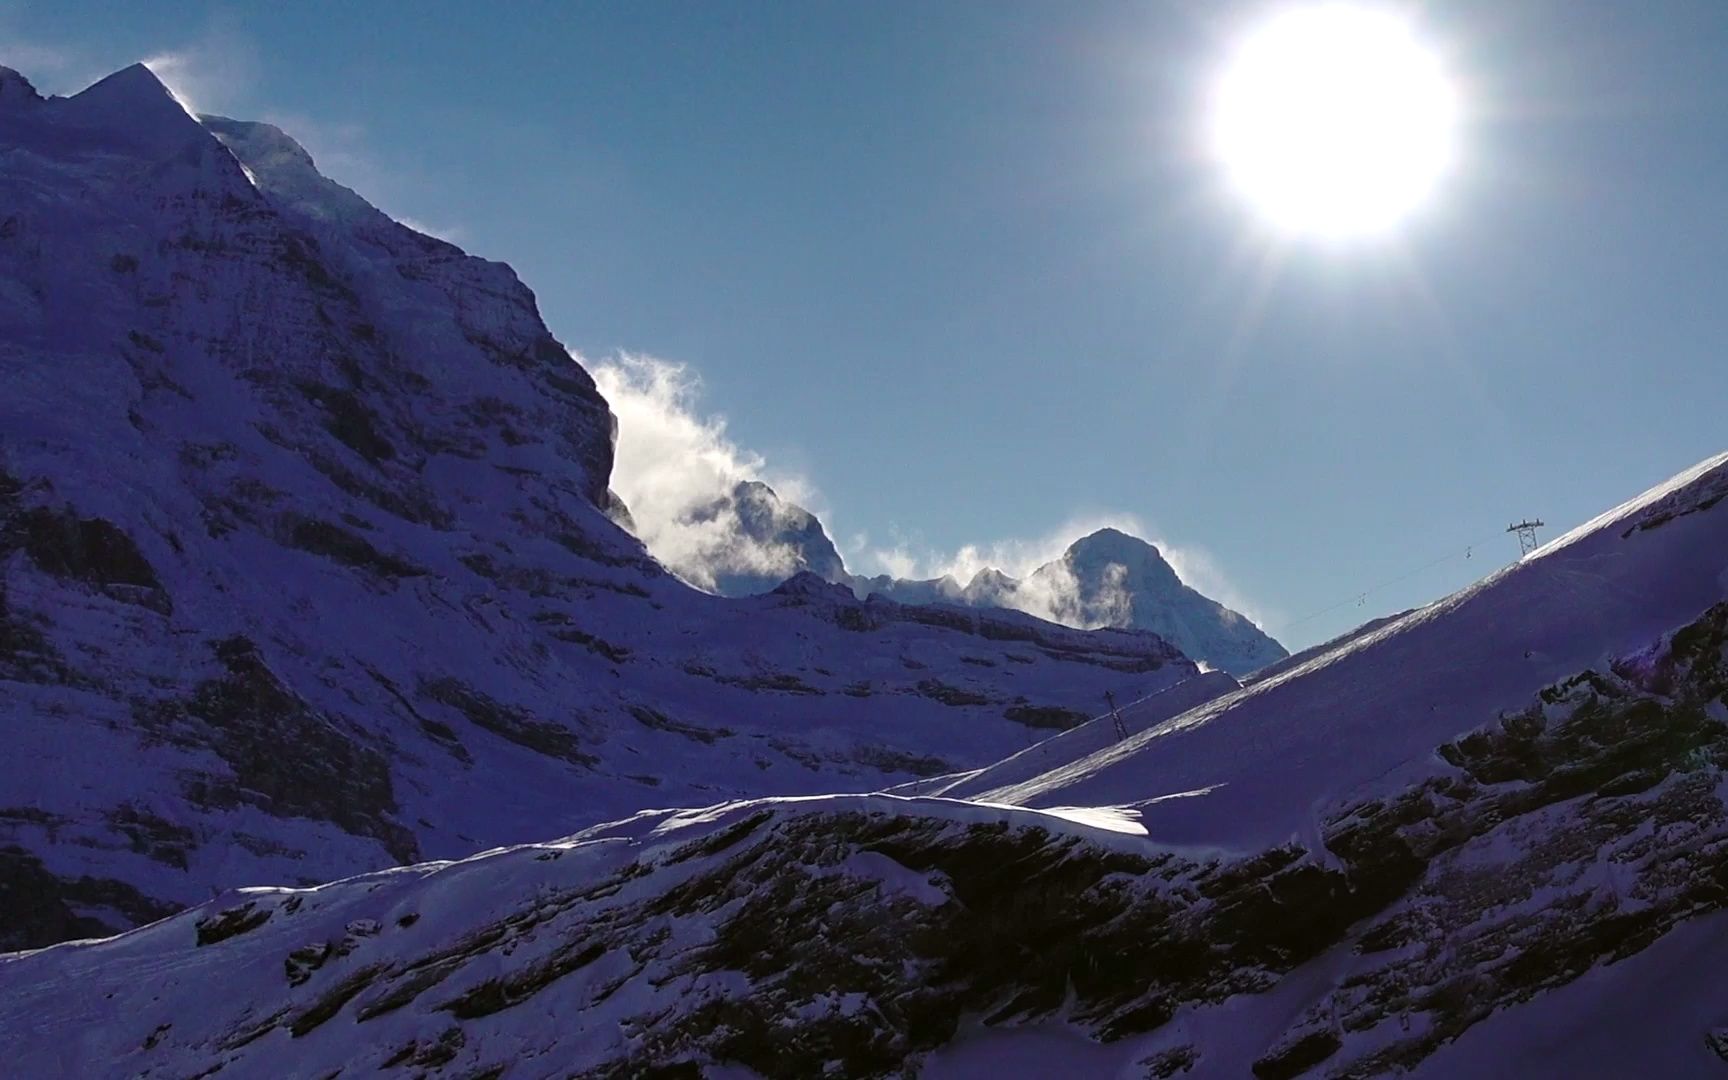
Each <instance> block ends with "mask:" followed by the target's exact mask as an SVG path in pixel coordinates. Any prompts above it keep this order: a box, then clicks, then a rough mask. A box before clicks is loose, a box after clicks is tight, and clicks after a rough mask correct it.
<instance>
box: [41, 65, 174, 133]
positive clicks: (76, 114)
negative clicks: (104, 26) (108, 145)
mask: <svg viewBox="0 0 1728 1080" xmlns="http://www.w3.org/2000/svg"><path fill="white" fill-rule="evenodd" d="M60 104H62V112H61V115H62V116H63V117H65V118H66V119H67V120H69V121H71V122H72V123H73V124H75V125H77V126H79V127H84V128H99V129H101V130H102V131H103V133H104V135H105V136H109V137H112V138H113V139H114V140H115V141H117V142H124V143H129V144H131V145H132V146H134V147H140V148H145V149H150V150H168V151H173V150H176V149H178V148H179V147H180V146H182V145H184V144H185V143H186V142H189V141H191V140H192V139H195V138H199V137H208V133H206V132H205V131H204V129H203V128H202V127H200V126H199V124H198V121H197V120H196V119H194V118H193V116H192V114H191V113H189V112H187V111H186V107H185V106H183V105H182V104H180V100H179V99H178V98H176V97H175V96H174V93H173V91H171V90H169V89H168V87H167V85H166V84H164V83H163V82H162V80H161V79H159V78H157V77H156V73H155V72H154V71H151V70H150V69H149V68H148V67H146V66H145V65H143V64H133V65H131V66H130V67H124V68H121V69H120V70H119V71H116V72H115V73H114V74H112V75H110V76H108V77H107V78H105V79H102V80H101V81H100V82H96V83H93V84H91V85H90V86H87V87H85V88H84V89H83V90H80V91H79V92H78V93H76V94H74V95H72V97H70V98H68V99H66V101H65V102H63V103H60Z"/></svg>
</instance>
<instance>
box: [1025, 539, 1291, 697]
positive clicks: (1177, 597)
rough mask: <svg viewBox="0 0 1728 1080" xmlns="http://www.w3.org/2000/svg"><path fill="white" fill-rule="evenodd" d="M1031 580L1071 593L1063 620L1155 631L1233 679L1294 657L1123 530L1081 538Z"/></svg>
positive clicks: (1046, 589) (1045, 588)
mask: <svg viewBox="0 0 1728 1080" xmlns="http://www.w3.org/2000/svg"><path fill="white" fill-rule="evenodd" d="M1027 583H1028V584H1029V585H1032V586H1035V587H1038V588H1039V590H1040V591H1042V592H1048V593H1050V594H1052V595H1056V596H1063V597H1069V596H1071V598H1072V599H1071V603H1072V609H1071V610H1065V609H1064V608H1063V606H1062V603H1061V602H1058V603H1057V605H1056V614H1057V615H1058V619H1057V621H1058V622H1064V623H1068V624H1069V625H1073V626H1115V627H1123V628H1132V629H1136V630H1150V631H1151V632H1152V633H1154V634H1157V635H1158V636H1159V637H1161V638H1163V639H1164V640H1166V641H1168V642H1170V643H1171V644H1172V645H1175V646H1176V647H1177V648H1179V649H1181V650H1182V651H1183V652H1184V653H1186V654H1188V655H1189V656H1190V657H1193V658H1194V659H1196V660H1204V661H1205V662H1206V663H1208V664H1211V665H1212V666H1213V667H1216V668H1221V669H1223V670H1224V671H1228V672H1230V673H1231V674H1232V675H1246V674H1248V673H1249V672H1251V671H1253V670H1255V669H1256V668H1260V667H1264V666H1266V665H1267V664H1271V663H1275V662H1277V661H1279V660H1282V659H1284V657H1286V656H1288V655H1289V652H1288V651H1287V650H1286V649H1285V648H1284V647H1283V646H1282V645H1280V644H1278V642H1276V641H1274V640H1273V639H1272V638H1271V637H1270V636H1268V635H1267V634H1266V632H1265V631H1263V630H1261V629H1260V628H1259V627H1258V626H1256V625H1254V623H1253V621H1252V620H1250V619H1249V618H1248V617H1247V616H1245V615H1242V614H1241V613H1239V612H1236V611H1232V610H1231V609H1230V608H1227V607H1225V606H1224V605H1223V604H1220V603H1218V602H1217V601H1216V600H1213V599H1211V598H1210V597H1207V596H1205V595H1203V594H1201V593H1200V592H1198V591H1196V590H1195V589H1193V588H1192V587H1190V586H1188V585H1185V584H1183V582H1182V579H1181V578H1180V577H1178V576H1177V574H1176V571H1175V570H1174V569H1173V568H1172V567H1171V566H1170V564H1169V563H1168V562H1166V561H1165V560H1164V556H1163V555H1162V554H1161V553H1160V552H1159V551H1158V549H1157V548H1156V547H1154V546H1152V545H1151V544H1148V543H1147V542H1146V541H1144V540H1141V539H1140V538H1139V537H1135V536H1129V535H1128V534H1127V533H1124V532H1119V531H1118V530H1116V529H1100V530H1099V531H1097V532H1095V533H1093V534H1092V535H1090V536H1085V537H1082V538H1080V539H1079V540H1076V541H1074V543H1073V544H1071V545H1069V548H1068V550H1067V551H1066V552H1064V553H1063V555H1062V558H1060V559H1058V560H1056V561H1055V562H1051V563H1046V564H1045V565H1044V566H1041V567H1039V568H1038V569H1037V570H1035V571H1033V573H1032V575H1031V576H1030V577H1029V578H1028V579H1027ZM1069 589H1072V592H1071V593H1070V592H1068V590H1069Z"/></svg>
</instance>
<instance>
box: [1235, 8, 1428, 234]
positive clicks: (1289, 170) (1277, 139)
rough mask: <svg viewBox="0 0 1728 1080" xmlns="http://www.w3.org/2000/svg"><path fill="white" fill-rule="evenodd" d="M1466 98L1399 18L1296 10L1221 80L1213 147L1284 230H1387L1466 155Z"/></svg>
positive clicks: (1270, 23)
mask: <svg viewBox="0 0 1728 1080" xmlns="http://www.w3.org/2000/svg"><path fill="white" fill-rule="evenodd" d="M1458 112H1459V105H1458V95H1457V92H1456V90H1455V89H1454V87H1453V84H1452V82H1451V80H1450V79H1449V78H1448V77H1447V74H1446V72H1445V70H1444V69H1443V67H1442V65H1441V63H1440V60H1439V57H1437V56H1436V55H1435V54H1434V52H1433V51H1432V50H1430V49H1429V48H1427V47H1425V46H1424V45H1423V43H1422V42H1421V41H1419V40H1418V39H1417V37H1416V35H1415V33H1414V32H1413V30H1412V28H1411V27H1410V25H1409V24H1408V22H1407V21H1405V20H1404V19H1402V18H1400V17H1399V16H1398V15H1396V14H1394V13H1392V12H1391V11H1388V10H1384V9H1379V8H1371V7H1365V6H1360V5H1356V4H1345V3H1329V4H1319V5H1305V6H1301V7H1295V8H1289V9H1286V10H1283V11H1280V12H1278V13H1276V14H1274V15H1273V16H1272V17H1271V18H1270V19H1268V20H1267V21H1265V22H1263V23H1262V24H1260V25H1259V26H1258V27H1256V28H1255V29H1254V30H1252V31H1251V32H1250V33H1249V34H1248V35H1247V37H1246V38H1244V39H1243V40H1242V42H1241V43H1240V45H1239V46H1238V47H1237V48H1236V50H1235V51H1234V53H1233V55H1232V56H1231V58H1230V60H1229V62H1228V63H1227V64H1226V66H1225V70H1224V73H1223V76H1222V78H1221V79H1220V80H1219V82H1218V85H1217V90H1216V96H1215V99H1214V102H1213V112H1212V117H1211V120H1212V131H1211V134H1212V150H1213V153H1214V155H1215V156H1216V157H1217V159H1218V161H1219V163H1220V164H1221V165H1222V167H1223V169H1224V172H1225V174H1226V176H1227V177H1228V179H1229V182H1230V184H1231V186H1232V187H1233V188H1234V189H1235V190H1236V191H1237V192H1238V193H1239V194H1240V195H1241V196H1243V197H1244V198H1246V199H1247V200H1248V202H1250V203H1251V204H1252V205H1253V206H1254V207H1255V208H1256V209H1257V210H1259V211H1260V212H1261V213H1262V214H1264V215H1265V216H1266V217H1267V218H1268V219H1269V220H1270V221H1271V222H1272V223H1273V224H1274V225H1275V226H1276V227H1278V228H1279V229H1281V230H1282V231H1286V232H1291V233H1297V234H1304V235H1311V236H1326V237H1347V236H1362V235H1371V234H1378V233H1383V232H1386V231H1388V230H1389V229H1391V228H1393V227H1394V226H1396V225H1398V224H1399V223H1401V222H1403V221H1404V220H1406V219H1407V218H1408V217H1409V215H1410V214H1411V213H1412V212H1413V211H1414V210H1416V209H1417V208H1418V207H1420V206H1421V205H1422V204H1423V203H1424V202H1425V201H1426V200H1427V199H1428V197H1429V196H1430V195H1431V194H1432V192H1433V190H1434V188H1435V187H1436V185H1437V184H1438V183H1439V181H1440V180H1441V179H1442V178H1443V177H1444V176H1445V175H1446V173H1447V172H1448V171H1449V170H1450V169H1451V167H1452V165H1453V163H1454V158H1455V156H1456V147H1455V140H1456V128H1457V123H1458Z"/></svg>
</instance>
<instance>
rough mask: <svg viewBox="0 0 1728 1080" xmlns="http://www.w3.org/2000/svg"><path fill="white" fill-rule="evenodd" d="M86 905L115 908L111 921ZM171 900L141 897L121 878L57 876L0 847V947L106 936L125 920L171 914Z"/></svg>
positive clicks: (16, 850) (14, 849)
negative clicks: (91, 912)
mask: <svg viewBox="0 0 1728 1080" xmlns="http://www.w3.org/2000/svg"><path fill="white" fill-rule="evenodd" d="M90 909H98V910H108V911H113V912H115V913H116V914H117V915H118V916H119V918H117V919H116V920H114V922H115V923H120V924H121V925H114V924H113V923H110V922H107V921H104V920H103V919H100V918H97V917H95V916H94V915H90V914H84V913H83V912H87V911H89V910H90ZM176 910H177V908H176V906H175V905H173V904H168V903H164V902H163V901H160V900H156V899H153V898H151V897H148V896H145V895H144V894H143V893H141V892H139V891H138V890H137V889H135V888H133V887H132V886H130V885H127V884H125V883H124V882H120V881H114V880H111V879H107V878H93V877H88V876H84V877H77V878H63V877H58V876H56V875H54V874H53V873H51V872H49V870H48V869H47V868H46V867H44V866H43V865H42V860H41V859H40V858H38V857H37V856H36V855H35V854H33V853H32V852H30V851H27V850H26V849H24V848H22V847H18V846H5V847H0V911H3V912H5V918H4V919H0V952H9V951H12V950H15V949H38V948H41V947H43V946H45V945H52V944H53V943H55V942H57V941H65V940H67V939H69V938H82V937H106V936H108V935H109V934H113V933H117V932H119V931H120V930H122V929H125V925H124V924H125V923H128V922H130V923H134V924H136V923H146V922H150V921H152V920H155V919H160V918H163V917H165V916H167V915H172V914H173V913H174V912H175V911H176Z"/></svg>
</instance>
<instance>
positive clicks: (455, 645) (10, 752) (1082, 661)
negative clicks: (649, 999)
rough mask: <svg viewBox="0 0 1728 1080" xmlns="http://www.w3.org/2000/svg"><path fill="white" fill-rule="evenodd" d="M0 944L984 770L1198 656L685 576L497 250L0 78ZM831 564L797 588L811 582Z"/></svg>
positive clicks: (291, 164)
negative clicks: (653, 532) (632, 512)
mask: <svg viewBox="0 0 1728 1080" xmlns="http://www.w3.org/2000/svg"><path fill="white" fill-rule="evenodd" d="M0 155H4V157H5V160H6V167H5V169H3V170H0V385H4V386H5V388H6V392H5V393H4V394H0V685H3V688H4V693H3V694H0V738H3V740H4V746H5V749H6V758H7V760H8V761H9V762H10V763H11V764H9V765H7V766H5V767H4V770H3V771H0V776H3V777H4V784H3V785H0V787H3V788H4V791H5V794H4V796H3V797H0V849H4V851H5V852H6V853H7V855H6V861H5V863H4V866H5V869H4V871H3V872H4V874H5V875H6V877H5V880H6V881H7V882H11V883H12V884H11V885H9V886H7V887H9V888H13V889H15V890H17V891H16V892H15V893H14V894H13V895H17V896H20V897H24V896H28V897H29V898H30V901H29V903H28V905H20V907H19V908H18V909H17V910H19V911H20V912H23V911H28V912H33V913H34V914H31V915H28V916H24V915H20V916H19V917H17V918H15V919H12V920H9V922H8V925H7V927H6V928H5V932H6V934H7V937H6V939H5V945H8V946H20V945H26V944H41V943H44V942H46V941H51V940H57V939H59V938H61V937H64V936H66V935H67V934H84V933H91V932H93V931H95V930H99V929H103V928H107V929H120V928H123V927H126V926H130V925H134V924H135V923H137V922H138V921H140V920H142V919H147V918H153V917H156V916H157V915H160V914H162V913H164V912H165V911H167V910H171V909H172V908H174V907H177V906H180V905H184V904H187V903H193V902H197V901H201V900H203V899H206V898H207V897H208V896H209V895H210V894H211V891H212V890H214V889H218V888H222V887H226V886H231V885H235V884H242V883H247V884H250V883H258V882H289V883H293V882H299V883H310V882H313V881H318V880H325V879H328V878H331V877H336V876H341V875H345V874H350V873H355V872H360V871H363V870H367V869H374V868H377V867H381V866H387V865H391V864H393V863H396V862H400V861H404V860H410V859H415V858H435V857H452V856H460V855H466V854H469V853H471V852H473V851H475V850H478V849H481V848H484V847H488V846H492V845H495V844H499V843H505V842H519V841H524V840H528V839H532V838H534V837H536V836H540V835H545V834H547V833H548V832H552V833H561V832H567V831H569V830H571V829H574V828H578V827H581V826H583V825H586V824H591V823H593V822H596V821H601V820H607V819H609V818H614V817H617V816H619V815H620V814H625V813H629V812H631V811H634V810H635V809H637V808H639V807H640V806H642V805H644V804H645V803H649V802H670V803H707V802H714V801H717V800H721V799H726V798H735V797H740V796H745V795H761V794H791V793H798V792H809V791H815V790H823V789H847V788H851V789H868V788H874V787H878V786H881V785H883V784H888V783H894V782H900V781H905V780H908V779H911V778H914V777H917V776H924V775H930V774H933V773H940V772H946V771H950V770H953V769H958V768H966V767H973V766H977V765H981V764H983V763H985V762H987V761H989V760H993V759H994V758H996V757H1000V756H1002V755H1003V754H1006V753H1010V752H1012V751H1014V750H1017V749H1020V748H1023V747H1024V746H1026V745H1027V744H1028V743H1030V742H1031V741H1033V740H1034V739H1035V738H1037V737H1038V735H1039V734H1040V733H1041V732H1040V731H1039V730H1038V729H1037V728H1035V727H1032V726H1029V725H1027V724H1025V723H1022V722H1020V721H1018V720H1016V719H1014V718H1013V716H1011V715H1010V713H1011V711H1012V710H1014V709H1017V708H1022V707H1032V708H1056V709H1067V710H1071V711H1073V712H1074V713H1076V714H1077V715H1093V714H1095V713H1096V711H1098V710H1099V709H1101V708H1102V707H1103V694H1104V691H1105V690H1107V689H1114V690H1116V691H1117V692H1118V693H1122V694H1130V693H1137V692H1139V693H1143V692H1146V691H1149V690H1151V689H1156V688H1157V687H1159V686H1162V685H1166V684H1168V683H1170V682H1173V681H1176V680H1179V679H1181V678H1184V677H1186V676H1187V675H1189V674H1192V673H1193V671H1194V666H1193V665H1192V664H1191V663H1190V662H1188V661H1187V660H1186V659H1185V658H1183V657H1182V656H1181V654H1180V653H1179V652H1178V651H1177V650H1175V649H1174V648H1172V647H1170V646H1168V645H1167V644H1166V643H1164V642H1162V641H1160V640H1158V639H1156V638H1153V637H1151V636H1149V635H1139V636H1128V635H1104V636H1087V635H1081V634H1076V633H1074V632H1072V631H1067V630H1063V629H1061V628H1059V627H1054V626H1050V625H1048V624H1043V623H1038V622H1036V621H1035V620H1031V619H1026V618H1021V617H1016V616H1008V615H1003V616H1000V617H998V616H989V617H984V616H979V617H972V616H969V615H968V616H964V617H956V618H950V617H946V616H943V617H929V616H927V615H925V614H923V613H918V614H909V613H907V612H906V611H905V610H903V609H901V608H900V607H899V606H898V605H894V604H889V603H886V602H880V601H878V602H872V603H864V602H860V601H858V600H857V599H855V598H854V597H852V596H851V595H850V594H849V593H844V592H842V593H841V594H840V595H829V594H828V593H824V592H821V591H812V590H808V589H801V588H796V587H794V588H789V589H788V590H787V591H784V592H781V593H778V594H775V595H769V596H762V597H757V598H754V599H751V600H748V601H726V600H721V599H719V598H716V597H711V596H708V595H705V594H702V593H698V592H696V591H695V590H692V589H690V588H688V587H686V586H684V585H683V584H682V583H680V582H678V581H677V580H675V579H674V578H672V577H671V576H670V575H668V574H666V573H665V572H664V571H663V570H662V569H661V568H660V567H659V565H658V564H656V563H655V562H654V561H653V560H652V559H650V558H649V557H648V556H647V554H646V553H645V552H644V551H643V550H642V548H641V546H640V544H638V543H637V542H636V541H635V540H634V539H632V538H631V537H630V536H629V535H627V534H626V533H624V532H623V531H622V530H621V529H619V528H618V527H617V526H616V525H615V524H614V523H613V521H612V519H611V518H610V517H609V516H608V513H609V512H611V513H616V512H617V507H616V504H615V502H614V500H612V499H611V497H610V495H609V493H608V491H607V482H608V474H609V470H610V467H611V455H612V445H613V444H612V436H613V432H612V417H611V415H610V412H609V410H608V408H607V406H606V403H605V402H604V401H603V400H602V399H601V397H600V395H599V394H598V393H597V392H596V390H595V388H594V384H593V382H592V380H591V379H590V378H589V377H588V375H587V373H586V372H585V371H583V370H582V368H581V367H580V366H579V365H578V364H576V363H574V362H572V361H571V359H570V357H569V355H568V354H567V353H566V351H565V350H564V349H563V348H562V347H561V346H560V345H559V344H558V342H557V341H556V340H555V339H554V338H553V336H552V335H551V334H550V333H549V332H548V330H547V328H546V327H545V325H544V323H543V322H542V321H541V319H540V317H539V314H538V312H537V310H536V307H535V302H534V298H533V296H532V294H531V293H530V292H529V291H528V289H527V288H526V287H524V286H523V285H522V283H521V282H519V281H518V280H517V279H516V277H515V275H514V274H513V273H512V272H511V271H510V269H509V268H508V267H506V266H503V265H501V264H497V263H490V262H486V261H484V260H480V259H476V258H473V257H470V256H468V255H466V254H464V253H463V252H461V251H460V250H459V249H457V248H455V247H453V246H451V245H450V244H447V243H444V242H443V241H440V240H437V239H434V238H432V237H428V236H424V235H421V234H420V233H417V232H415V231H414V230H412V229H408V228H406V227H404V226H402V225H399V224H397V223H395V222H393V221H391V220H390V219H389V218H388V217H386V216H385V215H383V214H382V213H380V212H378V211H377V210H375V209H374V208H372V207H371V206H370V205H368V204H367V203H366V202H365V201H364V200H363V199H361V198H360V197H359V196H358V195H356V194H354V193H353V192H351V191H349V190H347V189H346V188H343V187H341V186H340V185H337V184H334V183H332V182H331V181H329V180H327V179H325V178H324V177H322V176H320V175H319V174H318V173H317V171H316V168H315V167H314V164H313V162H312V160H311V158H310V157H309V156H308V155H307V154H306V152H305V151H304V150H303V149H301V148H300V147H299V146H298V145H297V144H295V143H294V142H293V141H292V140H291V139H290V138H288V137H287V136H286V135H284V134H283V133H282V132H281V131H279V130H277V129H276V128H273V127H271V126H269V125H265V124H252V123H245V122H241V121H235V120H228V119H223V118H217V117H205V118H203V119H202V120H200V119H195V118H193V117H191V116H189V115H187V114H186V112H185V111H184V110H183V109H182V108H181V107H180V105H179V104H178V103H177V102H175V101H174V99H173V98H172V96H171V95H169V94H168V93H167V91H166V90H165V89H164V88H163V87H162V86H161V84H160V83H158V82H157V81H156V80H155V78H154V77H153V76H152V75H151V74H150V72H149V71H148V70H147V69H145V68H143V67H141V66H138V67H133V68H129V69H127V70H125V71H122V72H119V73H117V74H116V75H114V76H111V77H110V78H108V79H106V80H103V81H102V82H101V83H99V84H97V85H96V86H93V87H91V88H90V89H89V90H87V91H85V92H84V93H82V94H79V95H77V96H75V97H72V98H43V97H41V96H39V95H37V94H35V92H34V91H33V90H31V89H30V87H29V84H28V83H27V82H25V81H24V80H23V79H22V77H20V76H18V75H17V74H16V73H10V72H8V73H4V74H3V75H0ZM829 592H832V590H830V591H829Z"/></svg>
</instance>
